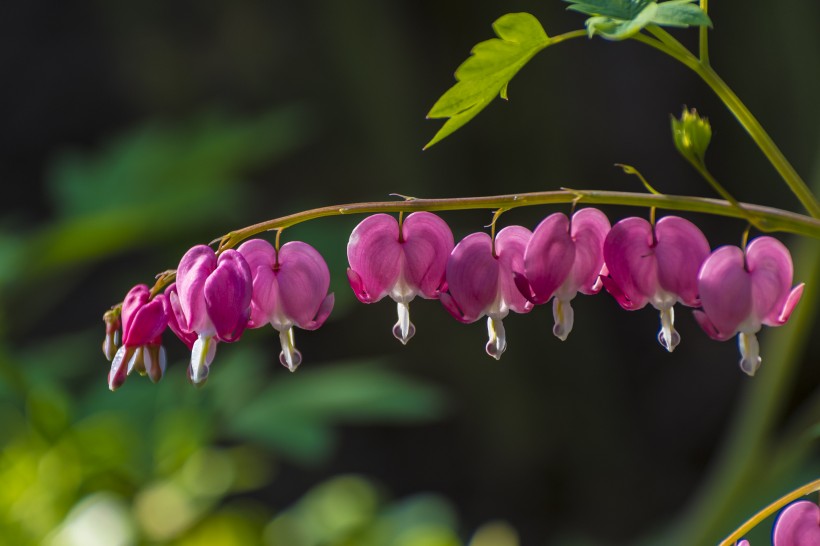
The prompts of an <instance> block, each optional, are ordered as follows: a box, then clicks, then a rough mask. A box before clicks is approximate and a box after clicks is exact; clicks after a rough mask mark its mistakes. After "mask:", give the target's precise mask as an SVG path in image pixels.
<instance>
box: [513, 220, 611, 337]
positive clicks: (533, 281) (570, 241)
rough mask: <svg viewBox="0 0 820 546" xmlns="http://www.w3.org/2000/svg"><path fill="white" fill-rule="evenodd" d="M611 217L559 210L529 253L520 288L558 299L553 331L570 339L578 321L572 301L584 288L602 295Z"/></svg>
mask: <svg viewBox="0 0 820 546" xmlns="http://www.w3.org/2000/svg"><path fill="white" fill-rule="evenodd" d="M609 229H610V226H609V220H608V219H607V217H606V215H604V213H603V212H601V211H600V210H598V209H594V208H585V209H581V210H579V211H578V212H576V213H575V214H573V215H572V220H569V219H568V218H567V217H566V215H564V214H562V213H560V212H556V213H555V214H551V215H550V216H548V217H546V218H545V219H544V220H543V221H541V223H540V224H538V226H537V227H536V228H535V231H533V233H532V238H531V239H530V241H529V243H527V249H526V251H525V252H524V272H525V273H524V274H523V275H521V274H518V275H516V276H515V282H516V286H518V289H519V290H520V291H521V293H522V294H523V295H524V296H525V297H526V298H527V299H528V300H529V301H531V302H532V303H534V304H542V303H546V302H548V301H549V300H550V298H552V297H553V296H554V299H553V301H552V314H553V317H554V319H555V326H554V327H553V329H552V331H553V333H554V334H555V335H556V336H557V337H558V338H559V339H561V340H562V341H563V340H566V339H567V336H568V335H569V333H570V331H572V325H573V322H574V312H573V310H572V305H571V304H570V302H571V301H572V299H573V298H574V297H575V295H576V294H577V293H578V292H581V293H582V294H597V293H598V291H599V290H600V289H601V281H600V274H601V270H602V268H603V266H604V253H603V246H604V239H605V238H606V235H607V233H608V232H609Z"/></svg>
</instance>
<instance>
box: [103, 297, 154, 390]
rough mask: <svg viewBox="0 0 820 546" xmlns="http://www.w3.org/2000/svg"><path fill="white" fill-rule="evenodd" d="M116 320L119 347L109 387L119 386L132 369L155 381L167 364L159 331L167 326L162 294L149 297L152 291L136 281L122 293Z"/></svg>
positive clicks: (112, 364) (113, 363)
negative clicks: (120, 341)
mask: <svg viewBox="0 0 820 546" xmlns="http://www.w3.org/2000/svg"><path fill="white" fill-rule="evenodd" d="M116 322H120V323H121V324H122V346H121V347H120V348H119V349H117V352H116V353H115V354H114V358H113V359H112V361H111V370H110V371H109V373H108V388H109V389H111V390H112V391H113V390H116V389H118V388H119V387H120V386H122V384H123V383H124V382H125V378H126V376H127V375H129V374H130V373H131V372H132V371H134V370H137V372H138V373H140V375H148V377H149V378H151V381H153V382H154V383H156V382H157V381H159V380H160V379H161V378H162V374H163V373H164V372H165V363H166V357H165V348H164V347H163V346H162V333H163V332H164V331H165V328H166V327H167V326H168V315H167V314H166V311H165V296H164V295H162V294H158V295H156V296H154V297H153V298H151V290H150V289H149V288H148V287H147V286H146V285H144V284H138V285H137V286H135V287H134V288H132V289H131V290H129V292H128V294H127V295H126V296H125V299H124V300H123V302H122V312H121V314H120V317H119V319H118V320H117V321H116ZM106 326H108V324H106Z"/></svg>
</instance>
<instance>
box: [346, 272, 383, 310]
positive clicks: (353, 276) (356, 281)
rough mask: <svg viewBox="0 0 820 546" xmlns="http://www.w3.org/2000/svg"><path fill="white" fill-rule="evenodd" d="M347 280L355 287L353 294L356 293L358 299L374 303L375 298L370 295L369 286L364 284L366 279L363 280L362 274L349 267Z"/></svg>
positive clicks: (351, 286)
mask: <svg viewBox="0 0 820 546" xmlns="http://www.w3.org/2000/svg"><path fill="white" fill-rule="evenodd" d="M347 281H348V282H349V283H350V288H352V289H353V294H355V296H356V299H358V300H359V301H360V302H362V303H373V302H374V301H376V300H374V299H373V298H371V297H370V294H368V293H367V288H365V286H364V280H362V277H361V275H359V274H358V273H356V272H355V271H353V270H352V269H350V268H349V267H348V268H347Z"/></svg>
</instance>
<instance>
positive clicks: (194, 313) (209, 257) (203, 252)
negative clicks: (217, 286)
mask: <svg viewBox="0 0 820 546" xmlns="http://www.w3.org/2000/svg"><path fill="white" fill-rule="evenodd" d="M216 261H217V258H216V254H215V253H214V251H213V249H212V248H211V247H209V246H206V245H197V246H195V247H193V248H191V249H190V250H188V252H186V253H185V255H184V256H183V257H182V259H181V260H180V262H179V267H177V282H176V284H177V295H178V297H179V307H180V310H181V311H182V316H181V317H178V318H182V319H183V320H181V321H180V323H179V325H180V326H181V327H182V329H183V330H186V331H189V332H204V331H207V330H209V329H211V328H212V324H211V320H210V318H209V317H208V311H207V309H206V307H205V281H206V280H207V278H208V275H210V274H211V272H213V270H214V269H215V268H216Z"/></svg>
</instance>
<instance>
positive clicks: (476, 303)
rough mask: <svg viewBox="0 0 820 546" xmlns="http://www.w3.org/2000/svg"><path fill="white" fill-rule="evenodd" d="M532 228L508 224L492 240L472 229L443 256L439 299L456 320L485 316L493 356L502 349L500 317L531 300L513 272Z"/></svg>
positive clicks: (521, 310) (521, 309)
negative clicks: (442, 285)
mask: <svg viewBox="0 0 820 546" xmlns="http://www.w3.org/2000/svg"><path fill="white" fill-rule="evenodd" d="M531 236H532V232H530V230H528V229H527V228H524V227H521V226H508V227H505V228H504V229H502V230H501V231H500V232H498V235H497V236H496V238H495V241H493V240H492V239H491V238H490V236H489V235H487V234H486V233H483V232H480V233H473V234H471V235H468V236H467V237H465V238H464V239H463V240H462V241H461V242H460V243H458V245H456V247H455V248H454V249H453V252H452V254H450V258H449V259H448V260H447V270H446V277H447V292H442V294H441V303H442V304H443V305H444V308H445V309H447V311H449V312H450V314H451V315H453V317H455V318H456V320H458V321H460V322H463V323H471V322H475V321H477V320H478V319H480V318H481V317H483V316H484V315H487V332H488V334H489V338H490V339H489V341H488V342H487V346H486V349H487V354H488V355H490V356H491V357H493V358H495V359H496V360H498V359H500V358H501V355H502V354H503V353H504V351H505V350H506V349H507V337H506V333H505V331H504V323H503V322H502V319H503V318H504V317H506V316H507V314H509V312H510V310H513V311H515V312H516V313H528V312H529V311H530V310H531V309H532V306H533V305H532V303H530V302H529V301H527V299H526V298H525V297H524V296H523V295H522V294H521V292H520V291H519V290H518V288H516V286H515V280H514V275H515V274H516V273H518V274H523V272H524V252H525V249H526V248H527V242H528V241H529V240H530V237H531Z"/></svg>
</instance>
